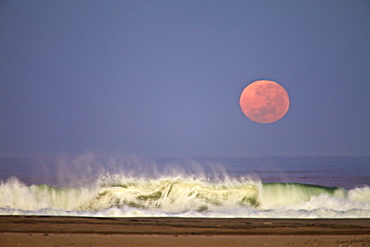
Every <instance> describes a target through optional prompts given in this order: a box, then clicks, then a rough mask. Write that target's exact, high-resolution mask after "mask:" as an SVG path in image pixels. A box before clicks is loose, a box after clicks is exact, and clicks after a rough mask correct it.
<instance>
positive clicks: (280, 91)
mask: <svg viewBox="0 0 370 247" xmlns="http://www.w3.org/2000/svg"><path fill="white" fill-rule="evenodd" d="M239 104H240V108H241V110H242V112H243V113H244V115H246V116H247V117H248V118H249V119H251V120H252V121H254V122H257V123H263V124H265V123H273V122H276V121H278V120H279V119H281V118H282V117H284V115H285V114H286V113H287V112H288V109H289V104H290V101H289V96H288V93H287V91H286V90H285V89H284V88H283V87H282V86H281V85H279V84H278V83H276V82H274V81H268V80H260V81H255V82H252V83H251V84H249V85H248V86H247V87H246V88H244V90H243V92H242V93H241V95H240V99H239Z"/></svg>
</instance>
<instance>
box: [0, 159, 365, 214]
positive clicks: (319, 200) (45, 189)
mask: <svg viewBox="0 0 370 247" xmlns="http://www.w3.org/2000/svg"><path fill="white" fill-rule="evenodd" d="M0 179H1V184H0V215H58V216H60V215H61V216H92V217H250V218H267V217H268V218H369V217H370V188H369V185H370V157H255V158H244V157H230V158H225V157H220V158H215V157H212V158H207V157H194V158H139V157H135V156H120V155H117V156H113V155H110V156H97V155H94V154H93V153H87V154H84V155H79V156H73V157H72V156H59V157H55V158H0Z"/></svg>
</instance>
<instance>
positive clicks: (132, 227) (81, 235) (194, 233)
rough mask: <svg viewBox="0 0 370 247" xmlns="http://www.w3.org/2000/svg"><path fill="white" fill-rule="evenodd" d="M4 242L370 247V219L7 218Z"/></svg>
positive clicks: (2, 223)
mask: <svg viewBox="0 0 370 247" xmlns="http://www.w3.org/2000/svg"><path fill="white" fill-rule="evenodd" d="M0 246H161V247H164V246H342V247H343V246H352V247H354V246H370V219H248V218H160V217H158V218H89V217H48V216H45V217H43V216H1V217H0Z"/></svg>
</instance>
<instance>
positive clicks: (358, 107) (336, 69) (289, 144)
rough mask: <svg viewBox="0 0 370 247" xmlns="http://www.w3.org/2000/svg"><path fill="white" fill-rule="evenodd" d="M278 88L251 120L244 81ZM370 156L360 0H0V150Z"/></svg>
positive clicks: (369, 22)
mask: <svg viewBox="0 0 370 247" xmlns="http://www.w3.org/2000/svg"><path fill="white" fill-rule="evenodd" d="M262 79H266V80H273V81H276V82H278V83H279V84H280V85H282V86H283V87H284V88H285V89H286V91H287V92H288V94H289V97H290V109H289V111H288V112H287V114H286V115H285V116H284V117H283V118H282V119H280V120H279V121H277V122H275V123H271V124H259V123H256V122H253V121H251V120H249V119H248V118H247V117H245V116H244V115H243V113H242V112H241V110H240V107H239V97H240V94H241V92H242V90H243V89H244V88H245V87H246V86H247V85H248V84H250V83H252V82H253V81H256V80H262ZM90 151H91V152H119V153H123V154H134V155H142V156H161V157H162V156H265V155H267V156H296V155H298V156H301V155H330V156H332V155H333V156H337V155H348V156H368V155H370V2H369V1H365V0H363V1H361V0H359V1H352V0H348V1H346V0H332V1H331V0H328V1H305V0H304V1H283V0H282V1H264V0H259V1H217V0H216V1H113V0H111V1H81V0H80V1H72V0H55V1H48V0H45V1H41V0H34V1H24V0H17V1H11V0H3V1H1V2H0V156H33V155H58V154H64V153H68V154H78V153H83V152H90Z"/></svg>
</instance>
